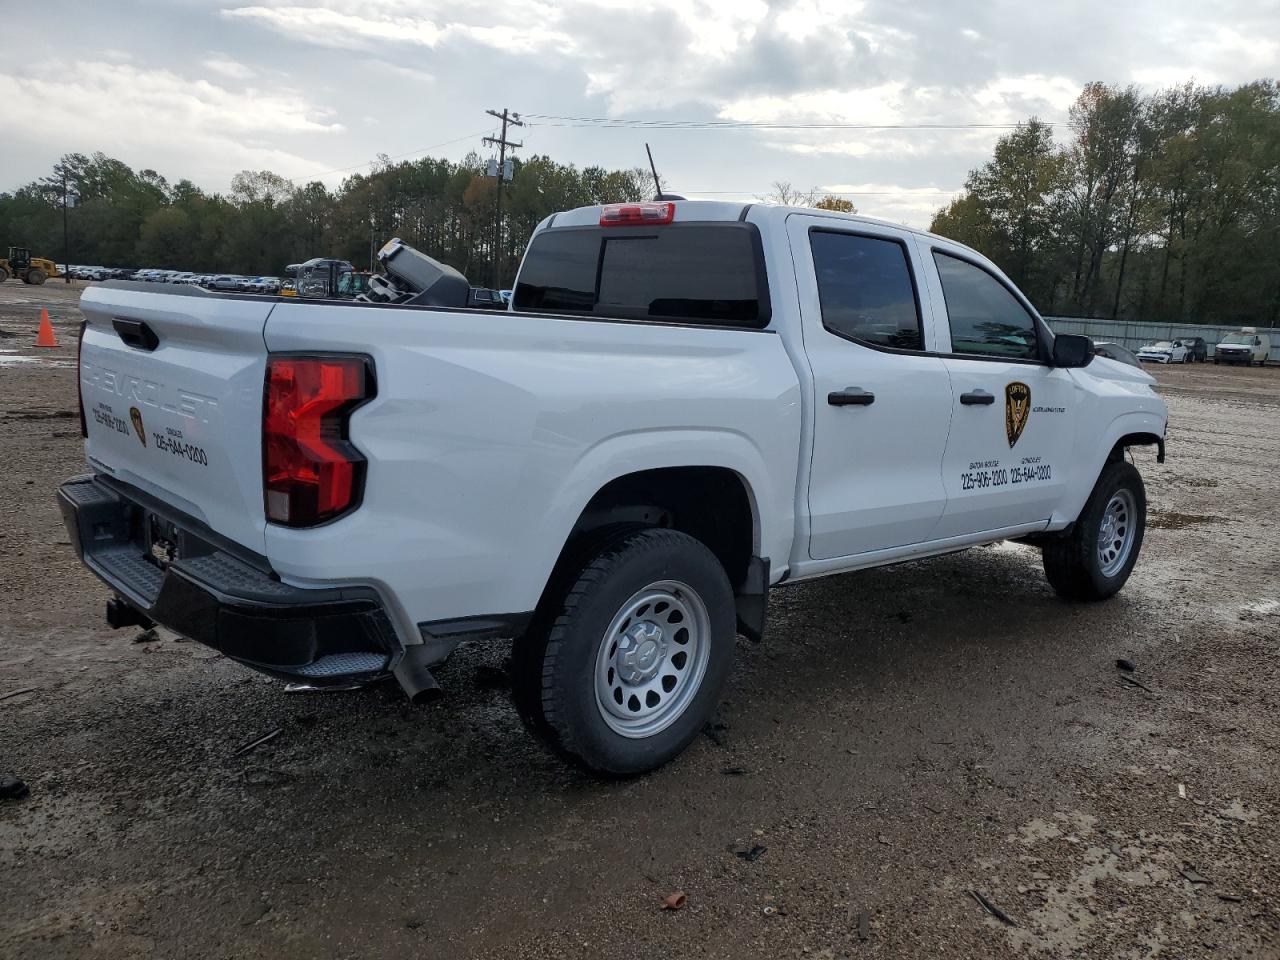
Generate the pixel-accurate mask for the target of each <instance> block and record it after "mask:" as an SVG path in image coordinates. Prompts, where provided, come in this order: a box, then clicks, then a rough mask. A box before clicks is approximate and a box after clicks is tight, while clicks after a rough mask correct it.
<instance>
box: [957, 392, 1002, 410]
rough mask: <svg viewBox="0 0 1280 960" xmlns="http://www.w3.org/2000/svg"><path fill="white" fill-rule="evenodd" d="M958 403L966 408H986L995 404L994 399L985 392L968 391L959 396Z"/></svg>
mask: <svg viewBox="0 0 1280 960" xmlns="http://www.w3.org/2000/svg"><path fill="white" fill-rule="evenodd" d="M960 402H961V403H962V404H964V405H965V406H966V407H974V406H977V407H986V406H990V405H991V404H993V403H995V402H996V398H995V397H993V396H992V395H991V394H989V393H987V391H985V390H970V391H969V392H968V393H962V394H960Z"/></svg>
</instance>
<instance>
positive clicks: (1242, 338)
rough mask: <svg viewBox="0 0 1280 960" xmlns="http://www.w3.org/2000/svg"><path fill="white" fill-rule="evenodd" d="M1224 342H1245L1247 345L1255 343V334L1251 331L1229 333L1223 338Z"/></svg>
mask: <svg viewBox="0 0 1280 960" xmlns="http://www.w3.org/2000/svg"><path fill="white" fill-rule="evenodd" d="M1222 342H1223V343H1243V344H1245V345H1246V346H1252V345H1253V334H1251V333H1228V334H1227V335H1226V336H1225V337H1223V338H1222Z"/></svg>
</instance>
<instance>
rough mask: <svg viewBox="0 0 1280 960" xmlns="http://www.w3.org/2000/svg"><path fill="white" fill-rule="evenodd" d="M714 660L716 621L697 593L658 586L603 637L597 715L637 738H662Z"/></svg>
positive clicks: (637, 596)
mask: <svg viewBox="0 0 1280 960" xmlns="http://www.w3.org/2000/svg"><path fill="white" fill-rule="evenodd" d="M710 658H711V618H710V616H709V615H708V614H707V606H706V604H705V603H703V602H702V598H701V597H700V596H698V594H697V593H696V592H695V591H694V590H693V588H691V587H690V586H689V585H688V584H685V583H681V582H679V581H678V580H660V581H658V582H657V583H651V584H649V586H647V587H645V588H644V589H643V590H637V591H636V592H635V593H634V594H632V596H631V599H629V600H628V601H627V602H626V603H624V604H623V605H622V607H621V608H620V609H619V610H618V613H617V615H616V616H615V617H614V618H613V621H612V622H611V623H610V624H609V629H608V630H606V631H605V634H604V636H603V637H602V638H601V639H600V649H599V651H598V652H597V654H596V669H595V690H596V707H597V708H598V709H599V710H600V716H601V717H602V718H603V719H604V722H605V723H606V724H607V725H608V727H609V729H610V730H612V731H613V732H614V733H617V734H619V735H621V736H624V737H629V738H631V739H634V740H639V739H642V738H644V737H652V736H654V735H655V734H658V733H661V732H662V731H663V730H665V729H667V727H669V726H671V724H673V723H675V721H676V720H677V719H678V718H679V717H680V715H681V714H682V713H684V712H685V710H687V709H688V707H689V704H690V703H691V702H692V701H693V698H694V697H695V696H697V693H698V689H699V688H700V687H701V686H702V678H703V676H704V675H705V674H706V672H707V662H708V661H709V660H710Z"/></svg>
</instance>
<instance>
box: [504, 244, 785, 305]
mask: <svg viewBox="0 0 1280 960" xmlns="http://www.w3.org/2000/svg"><path fill="white" fill-rule="evenodd" d="M763 263H764V261H763V256H762V254H761V248H760V235H759V232H758V231H757V230H756V228H755V226H754V225H752V224H747V223H737V222H734V223H714V224H707V223H686V224H679V223H677V224H672V225H670V226H663V227H656V228H645V227H637V228H628V227H606V228H599V227H585V228H579V227H567V228H562V229H559V230H556V229H551V230H544V231H543V232H542V233H540V234H539V235H538V236H537V237H535V238H534V240H533V243H532V244H530V246H529V251H528V253H527V254H525V260H524V264H523V266H522V267H521V270H520V277H519V282H518V283H517V284H516V289H515V295H514V303H513V306H514V309H515V310H517V311H521V310H523V311H531V312H541V313H568V314H579V315H591V316H600V317H616V318H619V319H627V320H659V321H664V322H668V323H691V324H704V325H707V324H709V325H714V326H729V327H763V326H765V325H766V324H768V322H769V317H770V310H769V294H768V286H767V283H766V280H765V276H764V266H763Z"/></svg>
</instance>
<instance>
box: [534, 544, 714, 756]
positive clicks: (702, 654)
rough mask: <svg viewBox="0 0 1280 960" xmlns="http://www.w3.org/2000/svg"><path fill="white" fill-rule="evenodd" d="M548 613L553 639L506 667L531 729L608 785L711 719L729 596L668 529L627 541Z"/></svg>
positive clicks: (697, 553)
mask: <svg viewBox="0 0 1280 960" xmlns="http://www.w3.org/2000/svg"><path fill="white" fill-rule="evenodd" d="M553 602H554V604H555V607H556V610H555V611H554V612H553V614H552V616H554V620H553V621H551V618H550V617H548V618H547V621H551V623H550V627H549V629H546V628H544V629H538V628H534V629H532V630H531V631H530V632H529V633H528V634H526V635H525V636H524V637H522V638H521V639H520V640H519V641H517V642H518V644H519V645H520V647H519V649H518V650H517V651H516V654H515V655H514V656H513V657H512V663H513V668H514V669H513V677H512V686H513V691H512V692H513V695H514V699H515V702H516V706H517V708H518V709H519V710H520V713H521V715H522V716H523V717H524V719H525V721H526V722H527V723H528V725H529V726H530V728H532V729H533V730H534V731H536V732H538V733H539V734H541V735H542V736H543V737H544V738H545V739H546V740H547V742H548V743H549V744H550V746H551V747H552V748H553V749H554V750H556V752H557V753H559V754H560V755H561V756H563V757H565V758H567V759H569V760H571V761H573V762H574V763H577V764H579V765H580V766H583V767H586V768H587V769H588V770H591V771H592V772H594V773H597V774H601V775H604V776H610V777H627V776H634V775H636V774H640V773H645V772H646V771H649V770H653V769H655V768H656V767H660V766H662V765H663V764H664V763H666V762H667V761H669V760H671V759H673V758H674V757H676V756H677V755H678V754H679V753H680V752H681V751H683V750H684V749H685V747H687V746H688V745H689V743H690V742H691V741H692V740H693V739H694V738H695V737H697V735H698V732H699V731H700V730H701V729H702V727H703V725H704V724H705V723H706V721H707V719H708V718H709V717H710V716H711V713H712V711H714V709H715V707H716V704H717V702H718V701H719V698H720V692H721V690H722V689H723V687H724V683H725V680H726V678H727V677H728V675H729V665H730V662H731V660H732V657H733V645H734V640H735V637H736V635H737V630H736V619H735V612H734V605H733V591H732V588H731V587H730V586H729V579H728V577H727V576H726V575H725V572H724V568H723V567H722V566H721V565H720V562H719V560H717V559H716V556H715V554H713V553H712V552H711V551H710V550H709V549H708V548H707V547H706V546H705V545H704V544H703V543H702V542H701V541H699V540H696V539H694V538H693V537H690V536H688V535H687V534H683V533H679V532H677V531H674V530H658V529H641V530H636V531H632V532H630V533H624V534H622V535H621V536H619V537H618V538H616V539H614V540H613V541H612V542H610V543H608V544H607V545H606V546H604V547H603V548H602V549H601V550H600V551H599V552H598V553H596V554H595V555H594V556H593V557H591V558H589V559H588V560H587V562H586V563H585V564H584V566H582V568H581V569H580V571H579V573H578V574H577V576H576V578H575V579H574V581H573V583H572V584H571V585H570V586H569V587H568V589H567V591H565V592H564V594H563V595H562V596H561V597H560V598H558V599H557V598H553ZM544 622H546V621H544Z"/></svg>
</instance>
